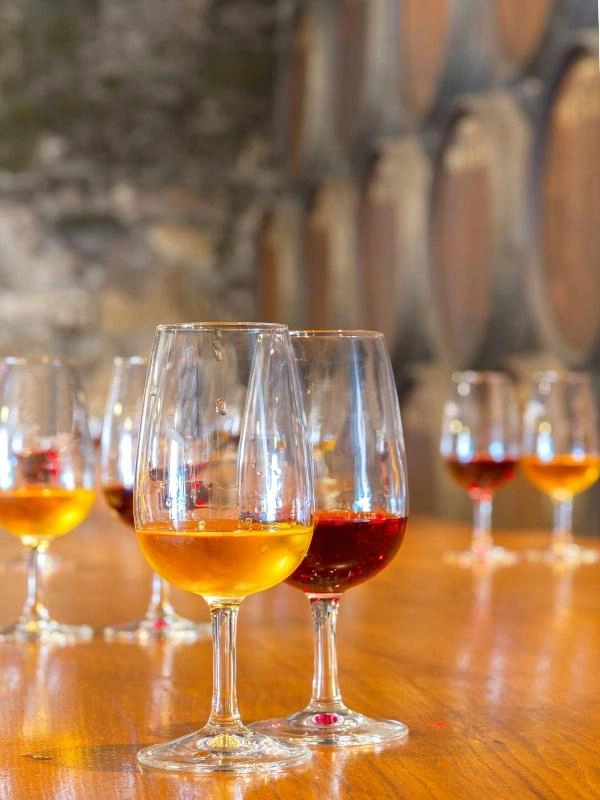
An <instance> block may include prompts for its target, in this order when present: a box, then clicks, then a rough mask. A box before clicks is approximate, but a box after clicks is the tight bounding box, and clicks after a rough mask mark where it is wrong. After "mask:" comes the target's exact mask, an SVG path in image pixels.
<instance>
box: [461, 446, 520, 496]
mask: <svg viewBox="0 0 600 800" xmlns="http://www.w3.org/2000/svg"><path fill="white" fill-rule="evenodd" d="M517 465H518V461H517V460H516V459H514V458H505V459H503V460H502V461H495V460H494V459H493V458H490V457H489V456H488V455H487V454H484V455H475V456H473V458H472V459H471V460H470V461H459V460H458V459H456V458H448V459H446V466H447V467H448V472H449V473H450V475H451V476H452V477H453V478H454V480H455V481H456V482H457V483H458V484H460V486H462V487H463V488H464V489H466V490H467V491H468V492H469V493H470V494H472V495H478V494H487V495H490V494H492V493H493V492H495V491H496V489H498V488H499V487H500V486H502V484H504V483H506V482H507V481H509V480H510V479H511V478H513V477H514V475H515V473H516V471H517Z"/></svg>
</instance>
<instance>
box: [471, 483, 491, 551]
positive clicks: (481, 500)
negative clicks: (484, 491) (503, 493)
mask: <svg viewBox="0 0 600 800" xmlns="http://www.w3.org/2000/svg"><path fill="white" fill-rule="evenodd" d="M472 499H473V536H472V539H471V550H472V552H473V553H474V554H475V555H476V556H484V555H485V554H486V553H487V552H489V551H490V550H491V549H492V547H493V541H492V497H491V495H489V494H488V495H478V496H477V497H473V498H472Z"/></svg>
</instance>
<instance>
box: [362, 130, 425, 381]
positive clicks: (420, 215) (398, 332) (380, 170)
mask: <svg viewBox="0 0 600 800" xmlns="http://www.w3.org/2000/svg"><path fill="white" fill-rule="evenodd" d="M430 182H431V163H430V160H429V157H428V155H427V153H426V151H425V148H424V147H423V145H422V144H421V142H420V141H419V139H418V138H417V137H415V136H410V135H407V136H404V137H401V138H399V139H395V140H390V141H386V142H384V143H382V144H380V145H379V147H378V148H377V150H376V151H375V153H374V154H373V156H372V159H371V161H370V163H369V165H368V168H367V170H366V171H365V175H364V178H363V181H362V185H361V191H360V200H359V218H358V219H359V223H358V231H359V251H360V265H361V272H362V280H361V285H362V286H363V291H364V295H363V297H364V313H365V324H366V325H367V327H369V328H375V329H377V330H381V331H383V332H384V334H385V336H386V339H387V342H388V346H389V348H390V352H391V354H392V358H393V360H394V363H395V364H396V365H397V366H399V365H400V364H401V363H402V362H408V361H414V360H417V359H419V358H421V357H423V356H424V355H426V354H427V341H426V334H425V328H426V326H425V320H424V317H425V284H424V281H425V276H426V270H427V246H426V232H427V200H428V196H429V188H430Z"/></svg>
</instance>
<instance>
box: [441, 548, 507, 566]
mask: <svg viewBox="0 0 600 800" xmlns="http://www.w3.org/2000/svg"><path fill="white" fill-rule="evenodd" d="M518 560H519V554H518V553H514V552H513V551H512V550H506V549H505V548H504V547H499V546H498V545H494V546H493V547H488V548H485V549H481V550H471V549H469V550H451V551H449V552H447V553H444V561H445V562H446V563H447V564H455V565H456V566H459V567H472V566H475V565H477V564H495V565H497V566H509V565H510V564H516V562H517V561H518Z"/></svg>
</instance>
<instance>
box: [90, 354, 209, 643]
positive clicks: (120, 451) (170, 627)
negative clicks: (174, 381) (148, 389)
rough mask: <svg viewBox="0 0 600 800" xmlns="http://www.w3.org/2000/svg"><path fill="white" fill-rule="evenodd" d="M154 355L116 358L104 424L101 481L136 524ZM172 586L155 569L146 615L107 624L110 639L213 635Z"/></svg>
mask: <svg viewBox="0 0 600 800" xmlns="http://www.w3.org/2000/svg"><path fill="white" fill-rule="evenodd" d="M147 369H148V360H147V359H145V358H140V357H139V356H132V357H130V358H115V359H114V361H113V369H112V376H111V382H110V387H109V390H108V396H107V400H106V412H105V415H104V424H103V425H102V439H101V456H100V484H101V487H102V492H103V493H104V497H105V499H106V502H107V503H108V505H109V506H110V508H111V509H112V510H113V511H114V512H115V514H116V515H117V516H118V517H119V518H120V519H121V520H122V522H124V523H125V524H126V525H128V526H130V527H131V528H132V529H133V527H134V524H133V484H134V478H135V459H136V455H137V446H138V438H139V432H140V419H141V414H142V399H143V395H144V383H145V380H146V372H147ZM170 588H171V587H170V586H169V584H168V583H167V582H166V581H165V580H164V579H163V578H161V577H160V575H157V574H156V572H153V573H152V591H151V595H150V604H149V606H148V610H147V611H146V614H145V616H143V617H142V618H141V619H137V620H133V621H132V622H124V623H121V624H118V625H110V626H109V627H107V628H105V629H104V636H105V637H106V638H107V639H115V640H118V641H139V642H145V641H148V639H164V638H169V639H174V640H176V641H185V642H192V641H195V640H196V639H198V638H201V637H202V638H203V637H207V636H210V625H207V624H206V623H200V622H194V621H193V620H190V619H185V618H184V617H181V616H179V614H176V613H175V609H174V608H173V606H172V605H171V602H170Z"/></svg>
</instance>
